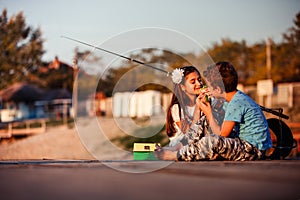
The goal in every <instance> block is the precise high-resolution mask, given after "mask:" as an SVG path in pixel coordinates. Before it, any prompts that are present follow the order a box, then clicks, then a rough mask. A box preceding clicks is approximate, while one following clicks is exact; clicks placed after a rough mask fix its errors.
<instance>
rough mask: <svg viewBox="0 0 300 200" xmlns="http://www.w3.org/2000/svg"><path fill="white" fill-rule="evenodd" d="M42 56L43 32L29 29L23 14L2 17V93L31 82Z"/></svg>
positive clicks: (0, 55)
mask: <svg viewBox="0 0 300 200" xmlns="http://www.w3.org/2000/svg"><path fill="white" fill-rule="evenodd" d="M43 53H44V51H43V39H42V36H41V31H40V30H39V29H33V28H32V27H30V26H27V25H26V23H25V18H24V16H23V13H22V12H19V13H18V14H17V15H13V16H12V17H11V18H8V17H7V11H6V9H4V10H3V12H2V15H1V16H0V71H1V73H0V77H1V78H0V89H2V88H4V87H6V86H8V85H11V84H12V83H14V82H17V81H30V79H31V78H33V77H34V76H30V75H31V74H32V70H34V69H35V68H36V67H37V66H39V65H40V64H41V63H42V62H41V57H42V55H43Z"/></svg>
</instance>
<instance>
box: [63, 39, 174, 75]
mask: <svg viewBox="0 0 300 200" xmlns="http://www.w3.org/2000/svg"><path fill="white" fill-rule="evenodd" d="M61 37H62V38H65V39H68V40H72V41H74V42H78V43H80V44H83V45H86V46H89V47H93V48H95V49H97V50H100V51H104V52H106V53H110V54H113V55H115V56H118V57H121V58H124V59H127V60H129V61H131V62H135V63H138V64H141V65H144V66H146V67H150V68H152V69H155V70H158V71H161V72H164V73H166V74H167V76H169V75H170V72H168V71H166V70H163V69H161V68H158V67H154V66H152V65H149V64H147V63H144V62H142V61H139V60H136V59H133V58H129V57H126V56H123V55H121V54H118V53H114V52H112V51H109V50H106V49H103V48H100V47H96V46H94V45H91V44H88V43H86V42H82V41H79V40H76V39H73V38H70V37H67V36H64V35H62V36H61Z"/></svg>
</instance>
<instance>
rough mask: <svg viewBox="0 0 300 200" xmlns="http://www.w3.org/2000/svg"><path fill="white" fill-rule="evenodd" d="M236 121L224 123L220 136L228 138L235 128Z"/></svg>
mask: <svg viewBox="0 0 300 200" xmlns="http://www.w3.org/2000/svg"><path fill="white" fill-rule="evenodd" d="M234 125H235V122H234V121H224V122H223V124H222V129H221V133H220V135H221V136H223V137H228V136H229V135H230V133H231V132H232V130H233V128H234Z"/></svg>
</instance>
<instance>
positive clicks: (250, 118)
mask: <svg viewBox="0 0 300 200" xmlns="http://www.w3.org/2000/svg"><path fill="white" fill-rule="evenodd" d="M224 121H235V122H236V123H235V130H236V131H237V133H238V137H239V138H241V139H242V140H245V141H247V142H249V143H250V144H252V145H255V146H256V147H257V148H258V149H260V150H266V149H268V148H270V147H272V141H271V136H270V132H269V127H268V122H267V120H266V118H265V116H264V114H263V112H262V110H261V109H260V107H259V106H258V105H257V103H256V102H255V101H254V100H253V99H251V98H250V97H249V96H247V95H246V94H244V93H243V92H241V91H237V92H236V94H235V95H234V96H233V98H232V99H231V101H230V102H229V103H228V105H227V107H226V112H225V117H224Z"/></svg>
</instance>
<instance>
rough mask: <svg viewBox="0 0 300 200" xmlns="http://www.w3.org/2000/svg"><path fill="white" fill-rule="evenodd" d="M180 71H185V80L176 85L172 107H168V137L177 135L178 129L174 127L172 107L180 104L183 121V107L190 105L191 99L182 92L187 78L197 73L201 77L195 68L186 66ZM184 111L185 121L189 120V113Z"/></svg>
mask: <svg viewBox="0 0 300 200" xmlns="http://www.w3.org/2000/svg"><path fill="white" fill-rule="evenodd" d="M180 69H182V70H183V75H184V78H183V79H182V81H181V83H180V84H174V92H173V95H172V99H171V103H170V106H169V107H168V110H167V119H166V132H167V135H168V136H169V137H172V136H174V135H175V133H176V129H175V126H174V119H173V117H172V112H171V109H172V106H173V105H174V104H178V108H179V117H180V119H181V107H184V106H185V105H188V104H189V103H190V99H189V98H188V96H187V95H186V94H185V92H184V91H182V89H181V85H183V84H184V83H185V78H186V76H187V75H189V74H190V73H193V72H196V73H197V74H198V75H199V77H200V72H199V71H198V70H197V68H196V67H194V66H185V67H181V68H180ZM182 110H183V116H184V119H186V118H187V113H186V111H185V109H182ZM182 125H183V126H184V125H185V124H184V121H183V124H182Z"/></svg>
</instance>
